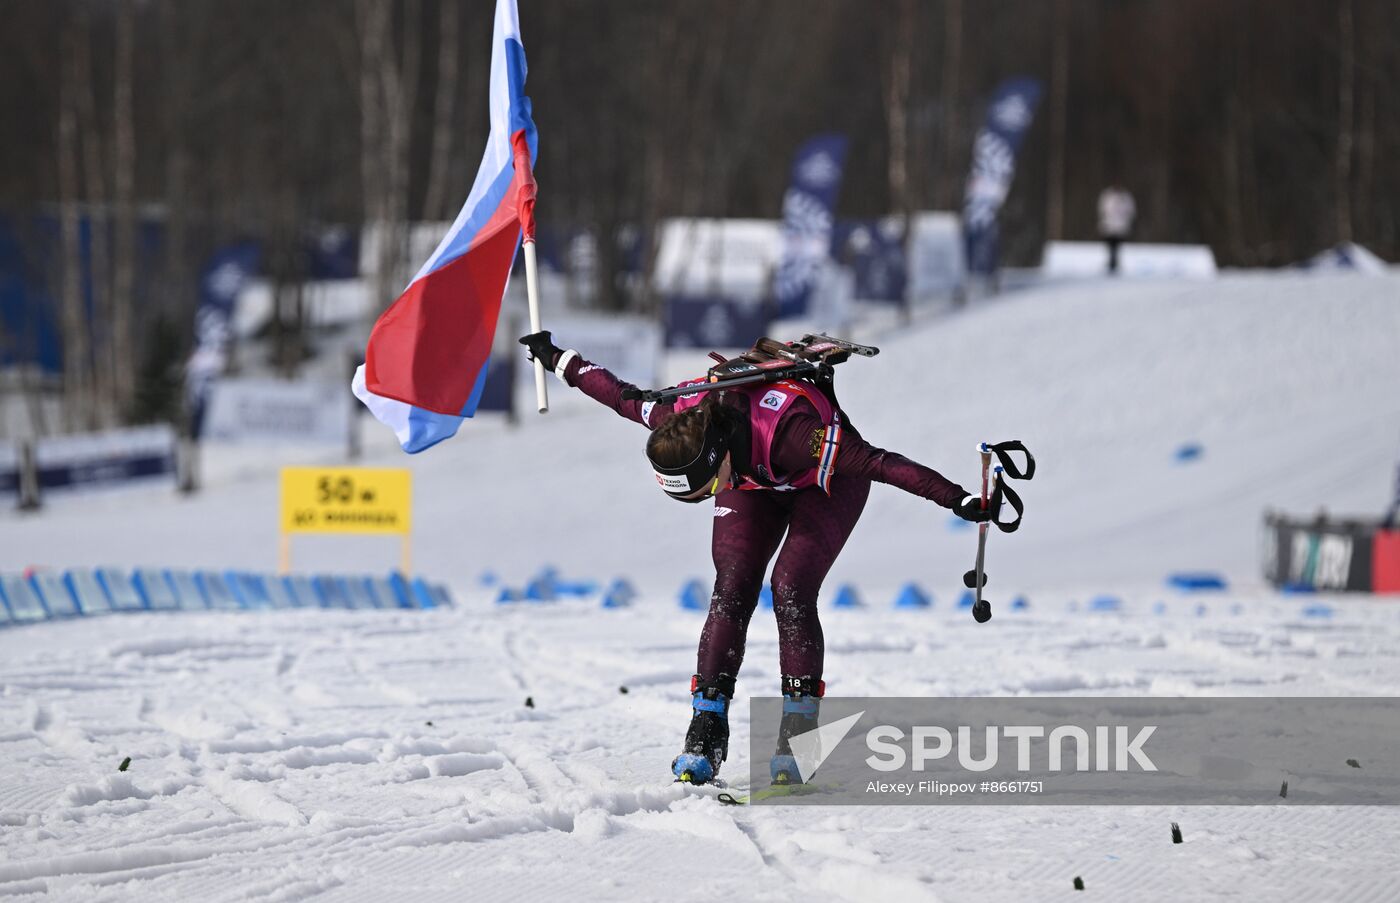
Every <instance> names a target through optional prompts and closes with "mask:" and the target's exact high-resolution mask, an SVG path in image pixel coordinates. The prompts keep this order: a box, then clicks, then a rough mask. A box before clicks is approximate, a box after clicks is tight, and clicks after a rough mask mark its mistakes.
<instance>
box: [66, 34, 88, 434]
mask: <svg viewBox="0 0 1400 903" xmlns="http://www.w3.org/2000/svg"><path fill="white" fill-rule="evenodd" d="M84 38H85V35H84V34H83V33H82V31H81V29H80V28H79V27H78V26H77V25H76V23H73V22H68V23H66V24H65V27H64V34H63V65H62V67H61V69H60V70H59V93H58V197H59V225H60V232H59V235H60V247H61V248H62V251H63V257H62V261H63V262H62V265H61V266H62V270H61V272H60V274H59V280H60V283H59V284H60V286H61V292H62V299H63V396H64V411H65V413H66V415H67V416H66V421H67V422H66V424H65V425H66V427H67V428H68V429H70V430H75V429H80V428H82V427H86V426H89V425H90V419H91V417H92V411H91V406H92V398H91V391H92V388H91V383H92V347H91V344H90V342H89V336H90V332H89V326H88V318H87V315H86V311H85V310H84V309H83V308H84V305H83V262H82V261H83V257H82V237H81V235H80V232H79V230H80V228H81V224H80V222H79V201H78V188H79V186H78V113H77V109H76V107H77V104H78V100H77V94H78V91H79V87H78V86H79V83H80V81H79V79H80V71H79V68H78V63H77V60H78V43H79V42H80V41H81V40H83V39H84Z"/></svg>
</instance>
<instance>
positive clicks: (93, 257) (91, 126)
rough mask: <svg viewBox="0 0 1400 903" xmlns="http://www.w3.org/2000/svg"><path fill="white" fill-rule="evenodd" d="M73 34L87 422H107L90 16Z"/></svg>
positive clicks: (102, 226) (98, 126) (102, 227)
mask: <svg viewBox="0 0 1400 903" xmlns="http://www.w3.org/2000/svg"><path fill="white" fill-rule="evenodd" d="M78 22H79V34H78V39H77V40H76V41H75V42H74V45H75V46H74V64H75V66H76V78H75V79H74V88H75V90H76V96H77V115H78V134H79V135H80V136H81V137H82V148H83V170H84V182H85V183H86V192H85V194H86V197H87V205H86V211H87V221H88V280H87V284H88V294H89V296H90V297H91V299H92V302H91V307H92V314H91V323H92V335H93V345H94V355H93V357H94V367H93V379H92V396H93V398H92V406H91V408H90V412H91V413H90V418H89V420H90V422H89V427H96V426H99V425H110V424H111V422H112V421H113V419H114V415H115V413H116V404H115V397H114V394H113V386H112V376H113V374H114V373H115V372H116V369H117V362H116V358H115V357H114V356H113V350H114V349H113V348H112V341H111V331H110V330H111V323H112V308H111V283H110V282H109V279H110V273H111V267H110V265H109V258H110V253H109V243H110V238H111V236H110V233H109V231H108V225H107V219H108V218H107V211H106V204H107V197H108V195H107V177H106V165H105V160H106V154H105V150H104V145H105V142H104V141H103V135H104V134H105V132H106V130H105V129H104V128H103V127H102V122H101V120H100V119H99V118H98V114H97V102H96V99H95V96H94V95H95V93H96V86H97V81H98V79H97V76H96V74H95V72H94V71H93V60H92V42H93V31H92V20H91V18H90V17H89V15H88V14H87V12H86V11H83V12H80V14H79V20H78Z"/></svg>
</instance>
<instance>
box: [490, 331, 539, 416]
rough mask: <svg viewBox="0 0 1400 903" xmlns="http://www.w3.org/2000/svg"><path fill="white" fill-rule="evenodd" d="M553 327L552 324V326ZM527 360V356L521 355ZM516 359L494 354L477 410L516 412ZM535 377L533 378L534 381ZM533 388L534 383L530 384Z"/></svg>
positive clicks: (503, 412) (504, 412) (521, 357)
mask: <svg viewBox="0 0 1400 903" xmlns="http://www.w3.org/2000/svg"><path fill="white" fill-rule="evenodd" d="M551 325H552V324H551ZM520 359H521V360H525V355H523V354H522V355H520ZM515 367H516V363H515V359H514V358H511V357H506V356H505V355H500V354H493V355H491V358H490V360H488V361H487V362H486V387H485V388H484V389H482V390H481V398H480V400H478V401H477V405H476V410H477V412H478V413H479V412H481V411H495V412H497V413H502V414H511V413H514V411H515ZM533 378H534V377H531V379H532V380H533ZM530 385H531V387H532V388H533V386H534V383H533V382H531V383H530Z"/></svg>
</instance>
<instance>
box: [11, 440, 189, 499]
mask: <svg viewBox="0 0 1400 903" xmlns="http://www.w3.org/2000/svg"><path fill="white" fill-rule="evenodd" d="M34 462H35V467H36V468H37V470H38V482H39V486H40V487H41V488H42V489H43V490H45V491H48V490H51V489H84V488H88V487H91V486H101V485H110V484H115V483H125V482H128V481H130V480H135V479H140V478H143V477H157V476H166V475H174V473H175V433H174V431H173V430H171V429H170V427H168V426H145V427H136V428H133V429H126V430H114V431H112V432H107V433H86V434H78V435H72V436H46V437H44V438H42V439H39V440H37V441H36V442H35V443H34Z"/></svg>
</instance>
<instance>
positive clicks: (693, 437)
mask: <svg viewBox="0 0 1400 903" xmlns="http://www.w3.org/2000/svg"><path fill="white" fill-rule="evenodd" d="M733 413H737V412H732V411H731V410H730V409H729V408H728V407H726V406H725V405H723V404H721V403H720V402H719V400H718V399H716V398H714V397H712V396H709V397H706V398H705V400H704V401H702V402H701V403H700V404H698V405H696V406H695V407H693V408H691V409H690V410H688V411H681V412H680V413H679V414H673V415H672V416H670V417H668V418H666V420H664V421H663V422H662V423H661V425H660V426H658V427H657V428H656V429H654V430H652V433H651V435H650V436H648V437H647V457H648V458H650V459H651V461H652V463H653V464H656V465H658V466H660V467H684V466H685V465H687V464H689V463H690V462H691V461H694V460H695V459H696V458H697V457H699V456H700V452H701V450H702V449H703V448H704V445H705V431H706V430H707V429H709V426H710V423H711V422H712V421H713V422H715V423H716V424H718V425H719V427H720V428H721V429H722V430H724V431H725V432H726V433H729V432H731V431H732V425H731V421H732V420H733V419H734V418H733V417H732V416H731V414H733Z"/></svg>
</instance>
